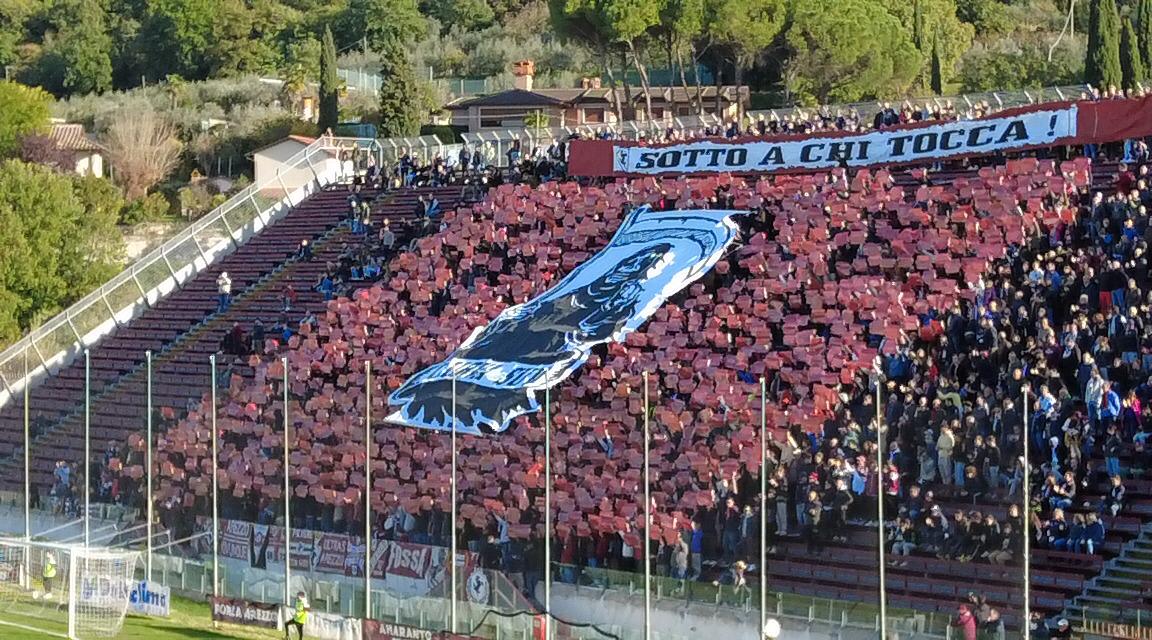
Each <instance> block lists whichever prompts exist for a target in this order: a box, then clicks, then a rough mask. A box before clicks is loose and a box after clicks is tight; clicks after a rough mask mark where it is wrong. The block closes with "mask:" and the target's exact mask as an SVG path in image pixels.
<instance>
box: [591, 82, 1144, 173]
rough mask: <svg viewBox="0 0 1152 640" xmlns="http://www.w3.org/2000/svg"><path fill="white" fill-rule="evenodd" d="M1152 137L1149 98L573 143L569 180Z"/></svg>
mask: <svg viewBox="0 0 1152 640" xmlns="http://www.w3.org/2000/svg"><path fill="white" fill-rule="evenodd" d="M1147 135H1152V98H1140V99H1132V100H1109V101H1102V102H1078V103H1051V104H1046V105H1037V106H1033V107H1023V108H1018V109H1009V110H1005V111H1002V112H999V113H997V114H994V115H991V116H987V117H984V118H977V119H974V120H958V121H950V122H922V123H917V124H912V125H905V126H900V127H894V128H891V129H885V130H882V131H871V132H866V133H850V132H827V133H817V134H811V135H794V136H771V137H764V138H740V139H734V140H697V141H688V142H683V143H672V144H665V145H652V146H645V145H642V144H640V143H637V142H632V141H618V140H576V141H573V143H572V147H571V156H570V158H569V173H571V174H572V175H586V176H624V175H658V174H700V173H742V174H754V173H773V172H785V171H811V170H820V169H830V168H834V167H839V166H847V167H866V166H872V165H898V164H905V163H914V162H922V161H933V160H943V159H947V158H954V157H961V156H974V155H986V154H991V153H997V152H1004V151H1019V150H1023V149H1028V148H1033V147H1043V146H1052V145H1059V144H1085V143H1105V142H1115V141H1119V140H1123V139H1125V138H1131V137H1139V136H1147Z"/></svg>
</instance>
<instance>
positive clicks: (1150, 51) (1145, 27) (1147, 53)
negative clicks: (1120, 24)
mask: <svg viewBox="0 0 1152 640" xmlns="http://www.w3.org/2000/svg"><path fill="white" fill-rule="evenodd" d="M1135 22H1136V24H1135V25H1133V26H1135V27H1136V44H1137V48H1138V49H1139V51H1140V61H1141V62H1143V63H1144V70H1145V72H1147V71H1148V69H1152V0H1139V1H1138V2H1137V3H1136V21H1135Z"/></svg>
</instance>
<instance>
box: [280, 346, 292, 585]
mask: <svg viewBox="0 0 1152 640" xmlns="http://www.w3.org/2000/svg"><path fill="white" fill-rule="evenodd" d="M280 363H281V364H282V365H284V604H285V606H292V507H291V504H292V486H291V483H290V482H289V481H288V446H289V439H288V429H289V425H291V424H292V423H291V421H290V420H289V419H288V358H287V357H284V358H280Z"/></svg>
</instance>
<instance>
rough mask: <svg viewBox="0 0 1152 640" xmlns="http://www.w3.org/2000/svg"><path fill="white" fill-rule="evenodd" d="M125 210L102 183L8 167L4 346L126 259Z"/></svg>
mask: <svg viewBox="0 0 1152 640" xmlns="http://www.w3.org/2000/svg"><path fill="white" fill-rule="evenodd" d="M113 191H114V190H113ZM118 206H119V203H118V200H117V199H116V197H115V195H114V194H110V193H109V191H108V190H107V182H106V181H103V180H101V179H100V178H75V177H72V176H67V175H63V174H58V173H55V172H53V171H52V170H51V169H49V168H47V167H41V166H38V165H33V164H27V163H24V162H20V161H18V160H8V161H5V162H2V163H0V228H3V229H4V251H2V252H0V342H10V341H12V340H14V339H16V338H18V337H19V335H20V333H21V332H23V331H27V330H28V329H30V328H32V327H33V326H35V325H36V324H38V323H39V322H40V321H42V320H43V319H44V318H47V317H49V316H51V315H53V314H55V313H58V312H59V311H60V310H61V309H63V308H64V307H65V306H66V305H68V304H70V303H72V302H74V301H75V300H77V299H78V298H79V297H80V296H82V295H84V294H85V293H87V292H88V291H89V290H91V289H92V288H93V287H95V286H97V285H99V284H100V283H101V282H103V281H104V280H106V279H107V278H109V277H111V275H113V273H114V272H115V270H116V269H117V262H118V260H119V259H120V258H121V257H122V254H123V242H122V240H121V239H120V236H119V234H118V232H117V230H116V227H115V222H116V213H117V208H118Z"/></svg>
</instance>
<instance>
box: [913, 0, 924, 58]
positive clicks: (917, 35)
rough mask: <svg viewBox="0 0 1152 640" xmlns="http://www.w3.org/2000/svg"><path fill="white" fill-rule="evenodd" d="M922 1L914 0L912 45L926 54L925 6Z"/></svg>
mask: <svg viewBox="0 0 1152 640" xmlns="http://www.w3.org/2000/svg"><path fill="white" fill-rule="evenodd" d="M921 1H922V0H912V44H914V45H916V48H917V49H918V50H920V52H921V53H923V52H924V6H923V5H922V4H921Z"/></svg>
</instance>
